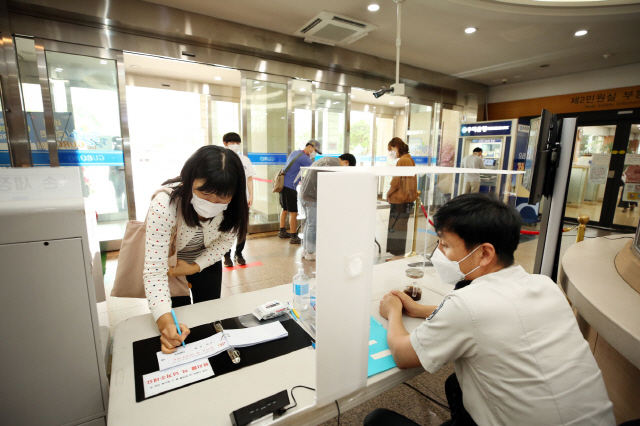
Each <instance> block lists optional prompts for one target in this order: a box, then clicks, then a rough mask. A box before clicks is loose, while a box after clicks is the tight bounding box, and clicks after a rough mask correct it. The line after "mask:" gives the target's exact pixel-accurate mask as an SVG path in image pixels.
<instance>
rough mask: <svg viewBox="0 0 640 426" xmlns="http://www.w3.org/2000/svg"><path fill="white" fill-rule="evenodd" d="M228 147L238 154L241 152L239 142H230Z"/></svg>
mask: <svg viewBox="0 0 640 426" xmlns="http://www.w3.org/2000/svg"><path fill="white" fill-rule="evenodd" d="M227 148H229V149H230V150H231V151H233V152H235V153H236V154H238V153H239V152H240V144H239V143H230V144H229V145H227Z"/></svg>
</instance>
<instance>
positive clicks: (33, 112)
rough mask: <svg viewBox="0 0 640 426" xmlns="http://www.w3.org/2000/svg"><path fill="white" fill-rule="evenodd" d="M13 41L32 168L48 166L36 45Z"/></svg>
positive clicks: (24, 40) (25, 41)
mask: <svg viewBox="0 0 640 426" xmlns="http://www.w3.org/2000/svg"><path fill="white" fill-rule="evenodd" d="M15 40H16V51H17V52H18V69H19V73H20V86H21V89H22V99H23V102H24V110H25V115H26V117H27V126H28V135H29V142H30V148H31V163H32V164H33V165H34V166H48V165H49V148H48V146H47V131H46V129H45V126H44V107H43V105H42V89H41V87H40V79H39V77H38V64H37V61H36V44H35V42H34V41H33V39H27V38H20V37H16V39H15Z"/></svg>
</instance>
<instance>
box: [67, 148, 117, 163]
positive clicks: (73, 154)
mask: <svg viewBox="0 0 640 426" xmlns="http://www.w3.org/2000/svg"><path fill="white" fill-rule="evenodd" d="M58 159H59V160H60V165H61V166H124V154H123V152H122V151H99V150H96V149H90V150H82V151H80V150H58Z"/></svg>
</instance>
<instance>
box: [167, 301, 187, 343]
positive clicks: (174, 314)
mask: <svg viewBox="0 0 640 426" xmlns="http://www.w3.org/2000/svg"><path fill="white" fill-rule="evenodd" d="M171 316H172V317H173V322H175V323H176V330H178V334H179V335H181V336H182V330H180V324H178V318H177V317H176V313H175V312H173V309H172V310H171ZM182 346H184V347H185V348H186V346H185V344H184V342H182Z"/></svg>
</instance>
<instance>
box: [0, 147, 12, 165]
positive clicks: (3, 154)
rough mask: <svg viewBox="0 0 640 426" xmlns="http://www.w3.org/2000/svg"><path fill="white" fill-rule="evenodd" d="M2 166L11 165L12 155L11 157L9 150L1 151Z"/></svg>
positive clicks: (0, 160) (0, 163)
mask: <svg viewBox="0 0 640 426" xmlns="http://www.w3.org/2000/svg"><path fill="white" fill-rule="evenodd" d="M0 167H11V157H9V151H4V150H2V151H0Z"/></svg>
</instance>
